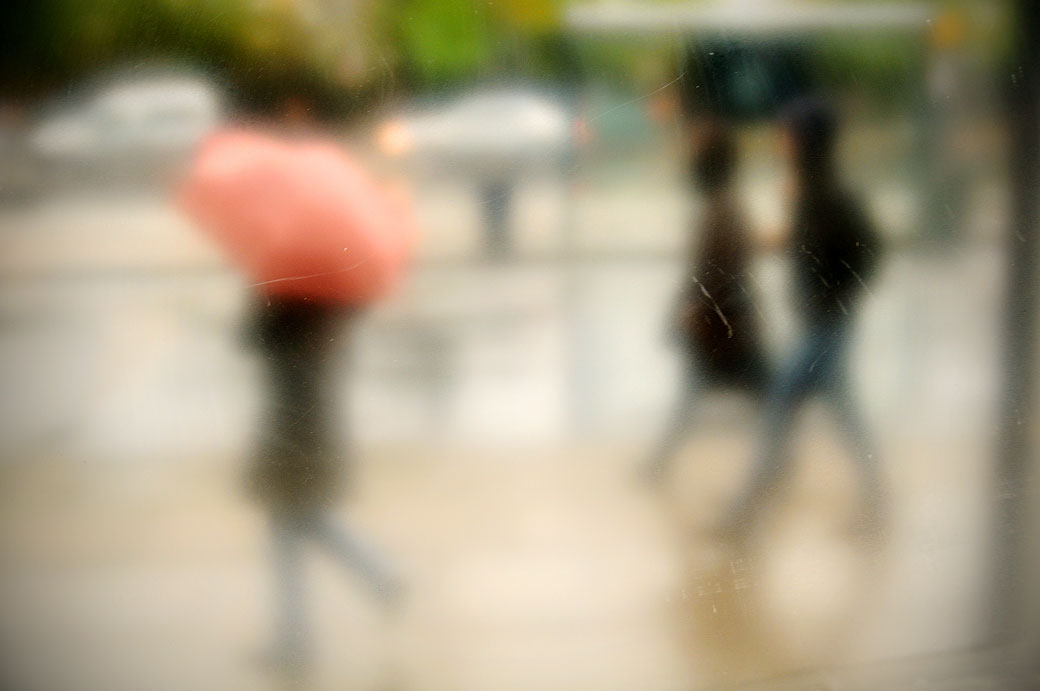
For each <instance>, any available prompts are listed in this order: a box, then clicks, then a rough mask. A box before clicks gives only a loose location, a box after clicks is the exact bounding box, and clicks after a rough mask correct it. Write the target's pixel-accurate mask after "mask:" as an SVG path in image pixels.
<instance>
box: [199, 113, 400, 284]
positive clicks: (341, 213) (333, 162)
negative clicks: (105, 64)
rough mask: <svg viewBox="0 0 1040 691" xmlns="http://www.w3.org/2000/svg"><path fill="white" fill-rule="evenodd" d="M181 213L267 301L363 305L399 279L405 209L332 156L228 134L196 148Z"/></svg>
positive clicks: (312, 145)
mask: <svg viewBox="0 0 1040 691" xmlns="http://www.w3.org/2000/svg"><path fill="white" fill-rule="evenodd" d="M179 201H180V204H181V206H182V207H183V208H184V210H185V211H186V212H187V213H188V215H189V216H191V217H192V218H193V219H194V220H195V221H196V222H198V223H199V224H200V225H201V226H202V227H203V228H204V229H205V230H206V231H208V232H209V233H210V234H211V235H213V237H214V238H216V240H217V241H218V242H219V243H220V244H221V246H222V247H223V248H224V250H225V251H226V252H227V253H228V254H229V255H230V256H231V258H232V259H233V260H234V261H235V262H236V263H237V264H239V265H240V266H241V267H242V268H243V269H244V270H245V272H246V274H247V275H248V276H249V278H250V280H252V281H253V282H254V283H255V284H256V285H257V286H258V287H260V288H261V289H262V290H264V291H265V292H266V293H268V294H269V295H277V296H286V297H306V298H311V299H315V300H326V301H332V302H343V303H352V304H358V303H366V302H370V301H372V300H374V299H376V298H378V297H380V296H382V295H384V294H385V293H386V292H387V291H388V290H389V289H391V288H392V287H393V286H394V285H395V284H396V283H397V282H398V281H399V280H400V278H401V276H402V274H403V271H404V268H405V265H406V262H407V259H408V255H409V252H410V249H411V246H412V239H413V235H414V233H413V232H412V231H413V223H412V219H411V215H410V213H409V210H408V205H407V204H406V203H405V201H404V199H403V198H402V197H401V196H400V195H395V194H393V193H392V192H391V191H390V190H388V189H386V188H384V187H382V186H381V185H379V184H378V183H376V182H375V181H374V180H372V179H371V178H370V177H369V176H368V175H367V174H366V173H365V172H364V171H363V170H362V169H361V168H360V167H359V166H358V165H357V164H356V163H355V162H354V161H352V160H351V159H350V158H349V157H348V156H347V154H346V152H345V151H343V150H342V149H341V148H339V147H337V146H335V145H333V144H330V143H324V142H320V141H314V140H312V141H286V140H281V139H276V138H274V137H271V136H268V135H264V134H260V133H258V132H254V131H248V130H228V131H225V132H220V133H217V134H215V135H213V136H212V137H210V138H209V139H208V140H207V141H206V142H205V143H204V144H203V146H202V147H201V149H200V151H199V153H198V156H197V157H196V159H195V162H194V164H193V165H192V168H191V170H190V172H189V175H188V179H187V182H186V184H185V185H184V187H183V189H182V190H181V194H180V199H179Z"/></svg>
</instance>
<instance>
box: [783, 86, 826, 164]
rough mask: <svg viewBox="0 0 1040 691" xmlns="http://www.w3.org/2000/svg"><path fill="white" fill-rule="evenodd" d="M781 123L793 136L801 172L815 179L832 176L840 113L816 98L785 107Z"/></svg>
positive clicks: (796, 161)
mask: <svg viewBox="0 0 1040 691" xmlns="http://www.w3.org/2000/svg"><path fill="white" fill-rule="evenodd" d="M780 120H781V123H782V124H783V127H784V129H786V130H787V132H788V133H789V134H790V135H791V139H792V143H793V144H794V147H795V150H794V157H795V165H796V166H797V167H798V171H799V173H801V174H802V175H805V176H808V177H812V178H826V177H829V176H830V175H832V174H833V172H834V149H835V146H834V145H835V141H836V140H837V135H838V114H837V112H836V111H835V109H834V107H833V106H832V105H831V104H830V102H829V101H827V100H825V99H822V98H820V97H816V96H808V97H803V98H800V99H797V100H795V101H793V102H791V103H790V104H788V105H787V106H786V107H785V108H784V110H783V112H782V113H781V116H780Z"/></svg>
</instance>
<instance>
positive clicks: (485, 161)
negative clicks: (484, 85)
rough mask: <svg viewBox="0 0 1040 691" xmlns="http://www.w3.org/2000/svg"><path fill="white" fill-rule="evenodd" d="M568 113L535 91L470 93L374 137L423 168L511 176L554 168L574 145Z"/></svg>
mask: <svg viewBox="0 0 1040 691" xmlns="http://www.w3.org/2000/svg"><path fill="white" fill-rule="evenodd" d="M575 129H576V128H575V124H574V122H573V117H572V115H571V113H570V112H568V109H567V108H566V107H565V106H564V105H563V104H561V103H559V102H558V101H556V100H553V99H551V98H549V97H547V96H544V95H542V94H540V93H538V92H535V91H528V90H508V89H500V90H489V91H480V92H475V93H472V94H470V95H467V96H464V97H462V98H460V99H458V100H457V101H455V102H453V103H449V104H447V105H444V106H441V107H434V108H427V109H424V110H419V111H417V112H413V113H411V114H406V115H401V116H398V117H395V118H393V119H391V120H390V121H389V122H387V123H386V124H385V125H384V126H383V127H382V129H381V130H380V132H379V134H378V139H379V146H380V148H381V149H382V150H383V151H384V152H385V153H388V154H391V155H394V156H398V157H401V158H404V159H406V160H409V161H411V162H414V163H416V164H418V165H420V166H423V167H436V168H442V169H443V168H448V169H451V170H452V171H453V172H457V173H462V174H466V175H476V176H478V177H483V176H488V175H492V176H498V175H507V176H512V175H515V174H517V173H522V172H526V171H528V170H530V169H532V168H544V167H548V166H552V165H554V164H558V163H559V162H560V161H561V160H562V159H563V157H564V156H565V155H566V154H567V153H568V152H569V151H570V150H571V148H572V146H573V144H574V141H573V139H574V134H575Z"/></svg>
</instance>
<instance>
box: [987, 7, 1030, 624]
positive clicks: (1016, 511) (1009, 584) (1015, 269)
mask: <svg viewBox="0 0 1040 691" xmlns="http://www.w3.org/2000/svg"><path fill="white" fill-rule="evenodd" d="M1012 25H1013V26H1014V31H1015V39H1014V40H1015V46H1014V50H1015V52H1014V53H1013V55H1014V62H1013V63H1012V72H1011V77H1010V81H1011V84H1010V98H1009V100H1008V106H1009V111H1008V135H1009V145H1010V170H1009V173H1010V178H1011V179H1010V191H1011V217H1010V228H1009V231H1010V232H1009V233H1008V237H1007V243H1008V245H1007V283H1006V287H1005V289H1006V291H1007V292H1006V296H1005V304H1004V308H1005V313H1004V339H1005V341H1004V352H1003V355H1004V378H1005V380H1004V382H1003V389H1002V390H1003V393H1004V397H1003V409H1002V410H1001V416H1000V437H999V440H998V445H999V446H998V459H997V462H998V466H997V475H998V491H999V493H998V497H997V502H998V513H997V525H996V529H997V531H998V534H997V550H998V552H997V560H996V568H997V573H996V583H995V585H996V593H995V594H996V601H995V607H994V608H993V612H994V616H995V617H996V621H995V624H996V633H997V635H998V636H999V637H1001V638H1007V637H1009V636H1014V635H1016V634H1017V633H1019V627H1020V626H1021V625H1022V624H1023V622H1022V621H1021V616H1020V615H1019V613H1020V605H1021V602H1020V596H1021V595H1022V585H1023V581H1022V570H1023V567H1024V566H1025V559H1024V558H1023V548H1024V544H1023V538H1024V530H1023V528H1024V527H1025V522H1024V512H1023V509H1024V506H1025V503H1024V501H1023V499H1024V496H1025V493H1026V491H1027V482H1028V480H1029V471H1030V470H1031V469H1030V467H1029V465H1030V461H1031V460H1032V458H1031V454H1032V449H1033V442H1034V439H1033V438H1032V429H1031V424H1030V423H1031V422H1032V403H1033V395H1034V391H1033V389H1034V384H1035V381H1036V378H1037V362H1036V352H1035V351H1036V328H1037V308H1038V301H1037V271H1036V263H1037V258H1038V253H1037V249H1038V227H1037V226H1038V223H1040V184H1038V183H1040V173H1038V171H1040V168H1038V167H1040V36H1038V33H1040V3H1038V2H1035V0H1017V1H1016V2H1015V3H1014V5H1013V16H1012Z"/></svg>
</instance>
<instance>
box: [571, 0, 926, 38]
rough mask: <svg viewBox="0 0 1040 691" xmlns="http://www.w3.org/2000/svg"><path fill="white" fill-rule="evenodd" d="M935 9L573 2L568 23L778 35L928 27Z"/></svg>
mask: <svg viewBox="0 0 1040 691" xmlns="http://www.w3.org/2000/svg"><path fill="white" fill-rule="evenodd" d="M931 15H932V11H931V8H930V7H928V6H927V5H920V4H913V3H879V2H867V3H854V2H844V3H835V2H823V3H810V2H804V1H801V2H786V1H783V0H729V1H728V2H727V1H726V0H715V1H714V2H701V3H696V4H636V3H634V2H602V3H588V4H584V5H572V6H571V7H570V8H568V10H567V15H566V23H567V25H568V26H569V27H571V28H572V29H575V30H578V31H584V32H590V33H615V32H620V33H625V34H629V35H630V34H633V33H692V32H697V33H704V32H708V33H720V34H742V35H776V34H794V33H802V34H804V33H809V32H820V31H848V30H873V31H876V30H883V29H888V30H921V31H923V30H925V29H927V28H928V25H929V22H930V17H931Z"/></svg>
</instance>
